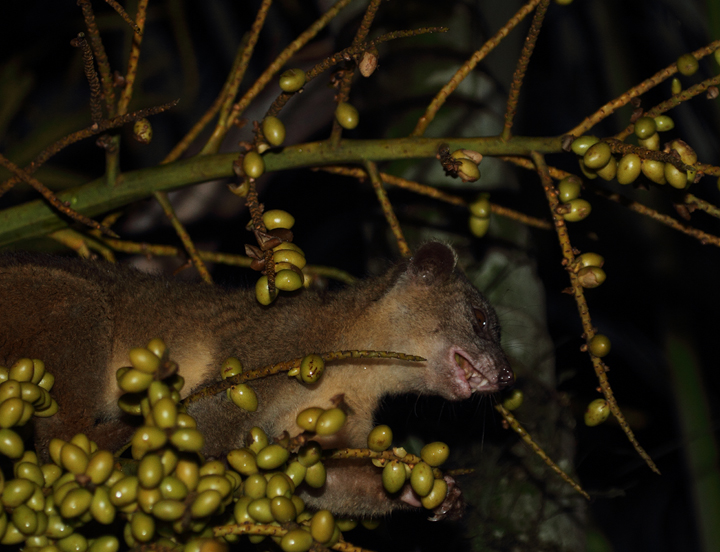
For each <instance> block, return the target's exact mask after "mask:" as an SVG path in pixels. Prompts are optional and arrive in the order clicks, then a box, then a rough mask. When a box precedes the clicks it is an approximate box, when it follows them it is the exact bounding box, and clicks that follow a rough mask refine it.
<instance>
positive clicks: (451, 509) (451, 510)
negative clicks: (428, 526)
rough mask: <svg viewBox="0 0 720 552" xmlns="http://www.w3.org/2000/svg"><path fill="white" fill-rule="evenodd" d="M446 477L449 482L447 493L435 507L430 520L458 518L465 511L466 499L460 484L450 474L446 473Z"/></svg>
mask: <svg viewBox="0 0 720 552" xmlns="http://www.w3.org/2000/svg"><path fill="white" fill-rule="evenodd" d="M444 479H445V482H446V483H447V494H446V495H445V500H443V501H442V503H441V504H440V506H438V507H436V508H434V509H433V513H434V515H433V516H432V517H430V518H428V519H429V520H430V521H439V520H441V519H447V520H451V521H452V520H458V519H460V518H461V517H462V515H463V512H464V511H465V500H464V499H463V496H462V490H460V486H459V485H458V484H457V482H456V481H455V479H454V478H453V477H452V476H450V475H446V476H445V477H444Z"/></svg>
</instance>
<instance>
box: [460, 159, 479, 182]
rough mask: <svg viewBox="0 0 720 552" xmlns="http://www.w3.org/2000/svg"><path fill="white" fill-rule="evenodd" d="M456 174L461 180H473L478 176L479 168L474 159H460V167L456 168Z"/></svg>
mask: <svg viewBox="0 0 720 552" xmlns="http://www.w3.org/2000/svg"><path fill="white" fill-rule="evenodd" d="M457 175H458V176H459V177H460V180H462V181H463V182H475V181H476V180H478V179H479V178H480V169H479V168H478V166H477V163H475V162H474V161H471V160H470V159H460V167H459V168H458V170H457Z"/></svg>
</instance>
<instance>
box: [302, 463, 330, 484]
mask: <svg viewBox="0 0 720 552" xmlns="http://www.w3.org/2000/svg"><path fill="white" fill-rule="evenodd" d="M326 479H327V471H326V470H325V464H323V463H322V462H316V463H315V464H313V465H312V466H309V467H308V469H307V472H305V483H307V484H308V485H310V486H311V487H312V488H313V489H319V488H320V487H322V486H323V485H324V484H325V480H326Z"/></svg>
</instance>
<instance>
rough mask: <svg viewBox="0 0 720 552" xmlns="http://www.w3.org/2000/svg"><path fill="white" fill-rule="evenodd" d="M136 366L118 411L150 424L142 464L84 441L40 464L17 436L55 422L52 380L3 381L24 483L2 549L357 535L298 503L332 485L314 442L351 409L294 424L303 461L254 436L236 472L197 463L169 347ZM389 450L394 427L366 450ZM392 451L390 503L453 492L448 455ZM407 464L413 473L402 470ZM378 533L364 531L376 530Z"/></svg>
mask: <svg viewBox="0 0 720 552" xmlns="http://www.w3.org/2000/svg"><path fill="white" fill-rule="evenodd" d="M129 356H130V361H131V365H132V366H128V367H124V368H121V369H120V370H118V373H117V380H118V384H119V385H120V387H121V388H122V389H123V390H124V391H125V394H123V395H122V396H121V397H120V399H119V401H118V402H119V404H120V405H121V406H122V409H123V410H124V411H125V412H127V413H129V414H133V415H139V416H142V417H143V422H144V423H143V425H142V426H141V427H139V428H138V430H137V431H136V432H135V434H134V435H133V437H132V439H131V443H130V444H131V453H132V458H133V460H118V459H117V458H116V457H115V456H114V455H113V454H112V453H111V452H110V451H107V450H101V449H99V448H98V446H97V444H96V443H95V442H93V441H91V440H90V439H88V437H87V436H86V435H84V434H82V433H80V434H77V435H75V436H74V437H72V439H70V440H69V441H64V440H62V439H57V438H55V439H52V440H51V442H50V444H49V448H48V453H49V456H50V459H51V462H49V463H46V464H40V462H39V460H38V457H37V455H36V453H35V452H32V451H25V450H24V446H23V442H22V439H21V438H20V436H19V435H17V433H15V432H14V431H13V430H12V429H10V428H11V427H14V426H16V425H22V424H23V423H25V422H26V421H27V419H29V416H30V415H31V414H30V415H27V412H31V413H32V411H33V409H34V408H36V407H38V406H41V405H44V404H45V403H46V402H49V405H46V406H44V408H41V409H39V410H38V411H39V412H47V411H48V409H50V408H53V409H54V410H57V403H55V402H54V400H52V399H50V400H49V401H47V400H45V399H43V397H45V396H46V393H47V391H48V390H49V389H50V388H51V387H52V383H53V380H52V376H51V375H50V374H49V373H47V372H45V371H44V365H43V363H42V362H40V361H37V360H28V359H23V360H21V361H18V362H17V363H16V364H15V365H13V367H12V368H10V369H9V370H7V369H4V368H3V369H0V378H3V379H4V380H5V381H3V383H2V385H0V397H2V399H1V402H0V421H1V422H2V429H0V455H2V456H5V457H8V458H9V459H11V460H13V473H14V476H15V477H14V478H13V479H11V480H8V481H5V479H4V477H3V475H2V472H0V502H1V503H2V508H1V509H0V544H2V545H18V544H24V550H28V551H34V552H40V551H42V552H71V551H72V552H77V551H79V552H86V551H89V552H116V551H117V550H119V549H120V547H121V546H123V544H122V542H121V541H124V545H126V546H129V547H135V546H143V545H154V546H160V547H165V548H167V549H180V548H183V549H184V550H185V551H186V552H200V551H201V550H203V549H204V548H203V547H204V545H205V544H207V543H209V542H212V545H213V547H214V548H213V549H214V550H215V549H217V550H224V549H225V546H226V544H227V543H234V542H237V541H238V540H239V539H240V535H237V534H233V533H229V534H224V535H223V536H215V535H216V531H217V528H218V527H222V526H233V525H235V524H242V526H243V530H244V531H247V532H248V533H250V534H249V538H250V540H251V541H252V542H260V541H262V540H263V539H265V538H266V535H267V534H268V533H272V535H271V538H272V539H274V540H275V541H276V542H277V543H278V544H279V545H280V546H281V548H282V549H283V550H284V551H285V552H305V551H307V550H309V549H310V548H311V547H312V546H313V544H315V543H319V544H321V545H323V546H325V547H331V546H333V545H334V544H335V543H337V542H338V541H339V540H340V538H341V536H342V535H341V531H347V530H350V529H352V528H354V527H355V526H356V525H357V521H354V520H336V519H335V518H334V517H333V515H332V514H331V513H330V512H329V511H327V510H321V511H319V512H315V513H311V512H308V511H306V509H305V504H304V501H303V500H302V499H301V498H300V497H299V496H298V495H297V494H295V491H296V488H297V487H298V486H299V485H300V484H301V483H304V484H306V485H308V486H309V487H312V488H321V487H322V486H323V485H324V484H325V480H326V475H327V474H326V469H325V466H324V464H323V462H322V457H323V449H322V448H321V446H320V444H319V443H317V442H316V441H314V440H309V439H311V438H312V437H313V435H311V434H315V435H318V436H321V437H322V436H327V435H333V434H335V433H337V432H338V431H340V430H341V429H342V428H343V426H344V423H345V420H346V414H345V411H344V410H343V409H342V408H330V409H327V410H325V409H322V408H308V409H305V410H303V411H302V412H300V414H299V415H298V416H297V423H298V425H299V426H300V427H301V428H302V429H303V430H304V431H305V432H306V433H305V434H303V437H306V438H307V440H304V443H303V444H302V445H301V446H300V447H299V448H298V449H295V450H297V452H291V450H290V449H289V448H290V440H289V439H288V438H284V439H280V440H279V441H278V442H270V439H269V438H268V436H267V434H266V433H265V432H264V431H263V429H262V428H260V427H254V428H252V429H251V430H250V431H249V432H248V435H247V436H246V439H245V441H246V444H247V446H246V447H245V448H242V449H235V450H232V451H230V452H229V453H228V454H227V457H226V460H227V463H225V462H223V461H222V460H205V459H204V458H203V456H202V454H200V451H201V449H202V447H203V442H204V438H203V436H202V434H201V433H200V432H199V431H198V430H197V428H196V423H195V420H194V419H193V418H192V417H191V416H189V415H188V414H187V413H186V412H185V408H184V406H183V405H182V404H181V403H180V394H179V390H180V388H181V387H182V378H181V377H180V376H179V375H178V374H177V365H176V364H175V363H173V362H172V361H170V360H169V358H168V357H169V355H168V351H167V348H166V346H165V344H164V343H163V342H162V341H161V340H159V339H153V340H151V341H150V342H149V343H148V344H147V345H146V347H138V348H135V349H132V350H131V351H130V354H129ZM323 370H324V361H323V359H322V358H321V357H320V356H318V355H308V356H307V357H305V358H304V359H303V360H302V362H301V363H300V365H299V367H298V368H297V370H296V372H297V373H295V374H291V375H295V376H296V377H298V378H299V379H300V380H301V381H303V382H305V383H314V382H316V381H317V379H318V378H319V377H320V375H321V374H322V373H323ZM241 372H242V365H241V364H240V362H239V361H238V360H237V359H235V358H230V359H227V360H226V361H225V362H224V363H223V366H222V369H221V373H222V375H223V377H224V378H228V377H231V376H234V375H236V374H239V373H241ZM24 384H30V385H24ZM31 386H32V387H31ZM28 389H41V390H42V391H28ZM13 399H19V400H20V401H21V403H22V405H21V406H20V407H19V412H20V416H18V415H17V414H15V412H16V411H17V410H18V408H10V407H6V409H3V408H2V405H5V404H7V403H8V401H13ZM9 404H10V405H13V404H14V402H10V403H9ZM32 405H35V406H32ZM13 420H14V422H12V423H11V421H13ZM391 443H392V431H391V430H390V428H389V427H387V426H378V427H376V428H374V429H373V430H372V432H371V433H370V434H369V436H368V447H369V448H370V449H371V450H373V451H376V452H380V451H384V450H386V449H388V448H389V447H390V445H391ZM394 451H395V453H396V456H395V458H396V459H394V460H391V461H390V462H387V461H386V460H384V459H381V458H375V459H374V461H376V463H377V465H383V466H385V467H384V470H383V483H384V484H385V486H386V488H387V489H388V492H397V491H398V490H399V489H400V487H402V486H403V485H404V483H405V481H406V480H408V479H409V481H410V484H411V486H412V488H413V489H414V491H415V492H416V493H417V494H418V495H419V496H420V497H421V500H422V503H423V505H424V506H425V507H427V508H435V507H436V506H438V505H439V504H441V503H442V501H443V500H444V499H445V495H446V492H447V484H446V483H445V481H444V480H443V479H442V478H438V476H437V474H436V473H435V472H436V471H437V470H434V469H433V468H435V467H436V466H439V465H441V464H442V463H443V462H444V461H445V460H446V459H447V457H448V453H449V451H448V447H447V445H445V444H443V443H431V444H429V445H426V446H425V447H424V448H423V449H422V452H421V459H417V458H416V457H411V456H408V455H406V453H405V452H404V451H403V450H402V449H394ZM406 456H407V458H408V459H410V458H413V459H414V464H409V463H407V460H406V461H403V460H402V458H404V457H406ZM438 473H439V472H438ZM377 523H378V522H376V521H373V520H364V521H363V525H365V526H366V527H368V528H374V527H375V526H377ZM120 532H122V537H120ZM218 547H219V548H218Z"/></svg>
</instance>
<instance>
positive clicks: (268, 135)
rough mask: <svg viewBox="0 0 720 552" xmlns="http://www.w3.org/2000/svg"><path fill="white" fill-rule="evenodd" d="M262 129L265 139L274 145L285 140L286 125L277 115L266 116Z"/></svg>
mask: <svg viewBox="0 0 720 552" xmlns="http://www.w3.org/2000/svg"><path fill="white" fill-rule="evenodd" d="M262 131H263V134H264V135H265V139H266V140H267V141H268V142H269V143H270V144H272V145H273V146H279V145H281V144H282V143H283V142H284V141H285V125H284V124H283V123H282V121H281V120H280V119H278V118H277V117H265V120H263V123H262Z"/></svg>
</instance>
